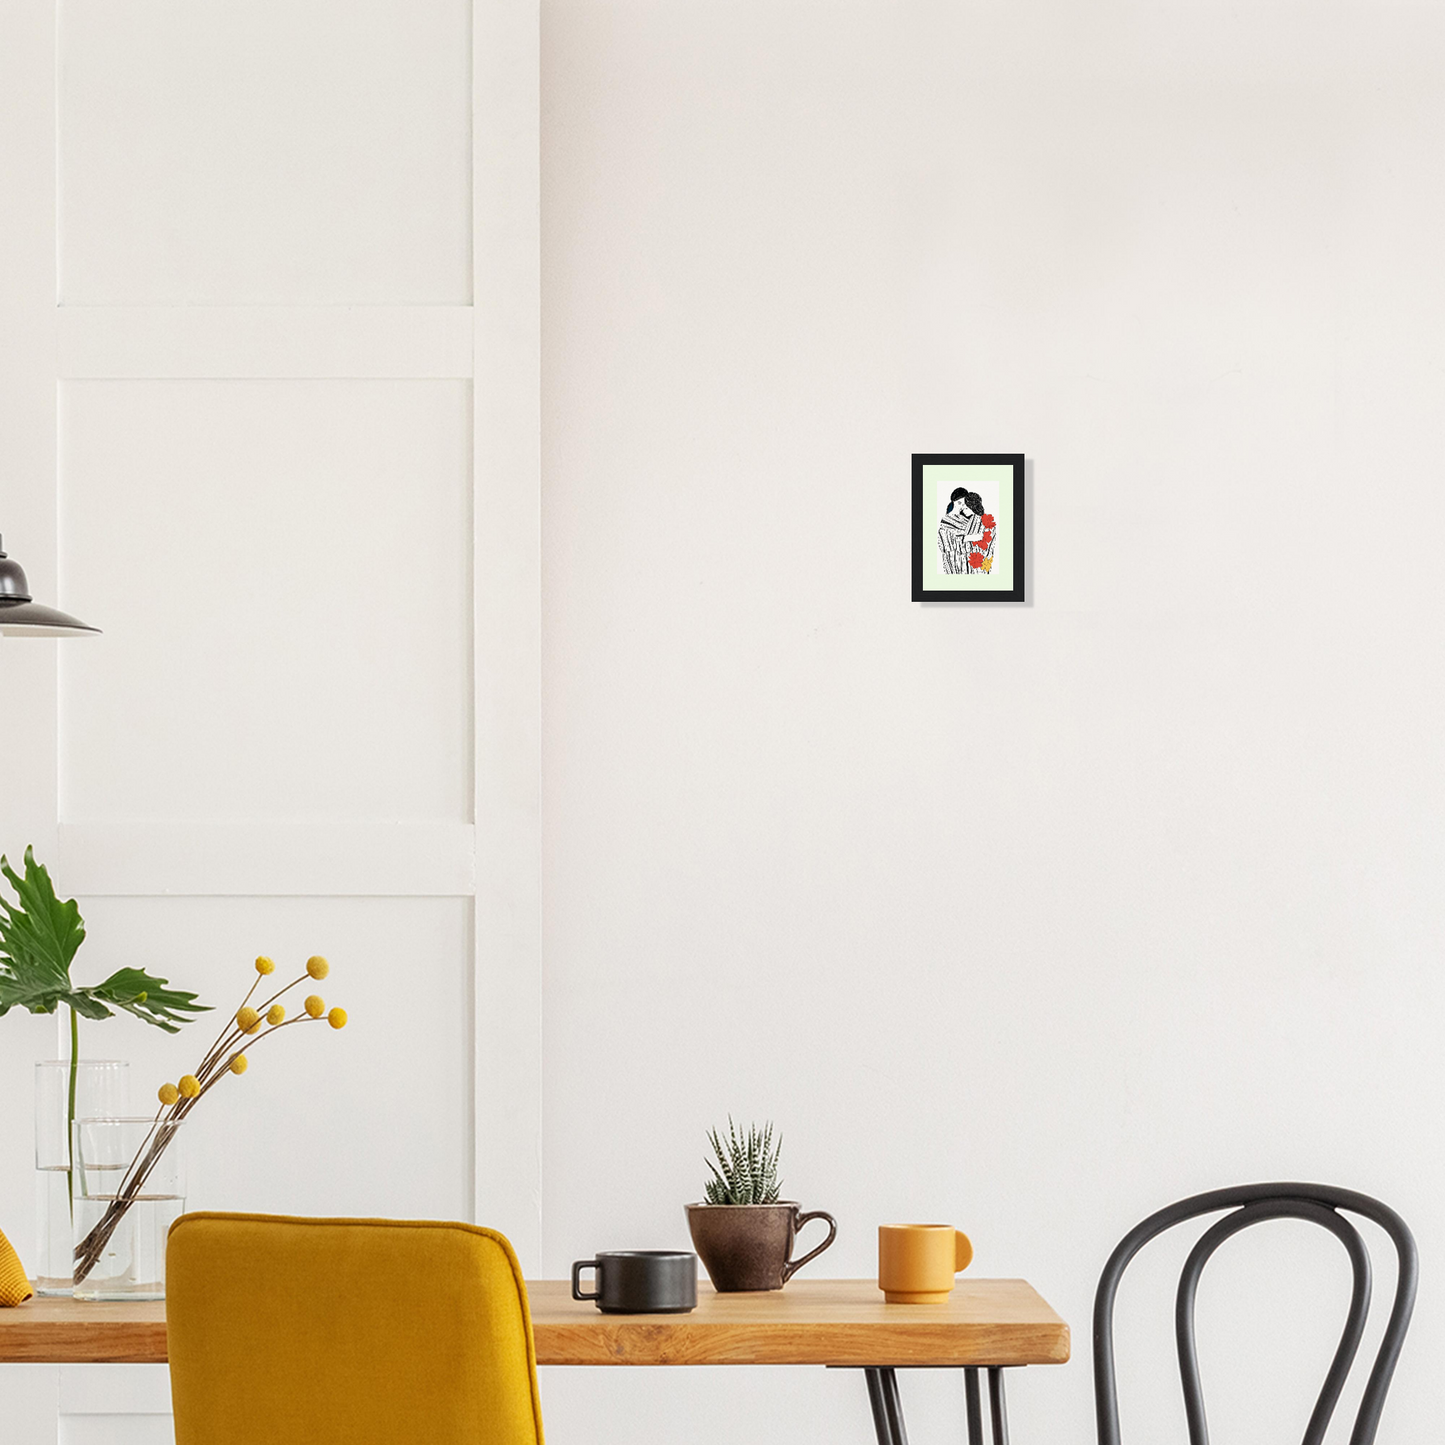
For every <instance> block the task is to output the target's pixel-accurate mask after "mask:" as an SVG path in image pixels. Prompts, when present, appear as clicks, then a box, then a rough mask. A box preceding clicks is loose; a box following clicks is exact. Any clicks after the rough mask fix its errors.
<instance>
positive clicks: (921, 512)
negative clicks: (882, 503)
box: [912, 452, 1026, 602]
mask: <svg viewBox="0 0 1445 1445" xmlns="http://www.w3.org/2000/svg"><path fill="white" fill-rule="evenodd" d="M972 466H979V467H993V468H997V467H1008V468H1010V469H1011V471H1012V474H1013V476H1012V483H1011V484H1010V483H1007V482H1005V483H1003V485H1004V486H1010V485H1011V501H1012V506H1011V508H1010V518H1009V525H1008V527H1007V533H1006V534H1005V529H1004V528H1002V527H1000V528H999V537H998V542H999V545H1000V547H1001V548H1005V549H1007V555H1008V556H1009V557H1011V559H1012V562H1013V568H1012V576H1011V581H1012V585H1011V586H1009V587H994V588H989V587H987V586H982V587H980V586H968V587H966V588H965V587H963V586H960V587H958V588H957V589H954V588H949V587H938V586H933V587H929V586H926V585H925V575H924V557H925V552H924V548H925V547H926V546H928V545H930V543H929V542H928V540H927V539H926V537H925V528H926V526H927V523H928V522H929V521H931V519H932V517H933V516H936V515H937V509H936V507H934V506H932V505H931V504H930V499H929V498H928V497H926V496H925V490H926V489H925V486H924V469H925V468H926V467H972ZM912 522H913V531H912V551H913V600H914V601H915V602H1023V601H1025V600H1026V598H1025V594H1024V582H1025V578H1024V457H1023V453H1022V452H914V453H913V517H912ZM989 570H990V573H991V571H992V567H991V565H990V569H989Z"/></svg>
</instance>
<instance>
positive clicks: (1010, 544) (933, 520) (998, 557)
mask: <svg viewBox="0 0 1445 1445" xmlns="http://www.w3.org/2000/svg"><path fill="white" fill-rule="evenodd" d="M980 483H982V484H983V485H981V486H980ZM955 487H967V488H968V489H969V491H971V492H977V493H978V494H979V495H980V496H981V497H982V498H983V500H984V510H985V511H988V512H992V513H993V515H994V520H995V521H996V522H997V523H998V536H997V538H996V539H995V541H994V544H993V571H992V572H977V573H975V574H974V575H973V576H969V574H968V573H966V572H965V573H964V574H963V575H962V576H956V575H951V574H949V573H947V572H945V571H943V569H942V568H941V567H940V566H939V564H938V519H939V517H940V516H942V515H943V509H944V508H945V507H946V506H947V505H948V494H949V492H951V491H952V490H953V489H954V488H955ZM940 494H941V496H942V500H939V498H940ZM1013 585H1014V469H1013V468H1012V467H1011V466H960V465H958V464H954V465H951V466H932V467H928V466H926V467H924V469H923V587H924V590H925V591H926V592H1011V591H1012V590H1013Z"/></svg>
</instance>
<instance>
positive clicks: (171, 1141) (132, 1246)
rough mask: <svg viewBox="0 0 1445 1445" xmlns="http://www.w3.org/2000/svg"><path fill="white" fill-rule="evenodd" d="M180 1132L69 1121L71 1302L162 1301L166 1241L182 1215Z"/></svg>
mask: <svg viewBox="0 0 1445 1445" xmlns="http://www.w3.org/2000/svg"><path fill="white" fill-rule="evenodd" d="M185 1127H186V1126H185V1124H184V1123H183V1122H172V1121H170V1120H162V1119H160V1118H156V1117H147V1118H130V1119H77V1120H76V1121H75V1131H74V1144H75V1150H74V1153H75V1167H74V1171H73V1172H74V1178H75V1285H74V1289H73V1291H72V1292H73V1294H74V1295H75V1298H76V1299H82V1300H138V1299H164V1298H165V1296H166V1235H167V1234H168V1233H169V1232H170V1227H171V1225H172V1224H173V1223H175V1221H176V1220H177V1219H178V1218H179V1217H180V1215H181V1214H182V1213H183V1212H184V1211H185V1207H186V1182H185V1159H184V1155H183V1153H182V1149H183V1145H184V1140H183V1139H182V1137H181V1136H182V1135H183V1134H184V1133H185Z"/></svg>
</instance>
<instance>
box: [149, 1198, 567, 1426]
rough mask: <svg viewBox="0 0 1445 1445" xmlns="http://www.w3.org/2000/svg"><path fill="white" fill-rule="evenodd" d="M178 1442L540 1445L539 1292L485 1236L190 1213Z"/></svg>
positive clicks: (173, 1251) (503, 1247) (465, 1230)
mask: <svg viewBox="0 0 1445 1445" xmlns="http://www.w3.org/2000/svg"><path fill="white" fill-rule="evenodd" d="M166 1329H167V1335H168V1339H169V1344H168V1349H169V1354H170V1362H171V1400H172V1405H173V1407H174V1409H175V1418H176V1445H333V1442H334V1445H343V1442H344V1445H383V1442H385V1445H462V1442H466V1445H542V1412H541V1407H540V1404H539V1402H538V1398H537V1369H536V1353H535V1351H534V1349H533V1344H532V1321H531V1316H530V1315H529V1313H528V1311H527V1291H526V1287H525V1286H524V1285H523V1283H522V1273H521V1270H520V1268H519V1267H518V1265H517V1257H516V1255H514V1254H513V1253H512V1247H511V1245H509V1244H508V1243H507V1241H506V1240H505V1239H504V1238H503V1237H502V1236H501V1235H500V1234H497V1233H496V1232H495V1231H493V1230H490V1229H480V1228H478V1227H477V1226H476V1225H471V1224H440V1223H431V1222H428V1221H421V1220H416V1221H393V1220H384V1219H287V1218H278V1217H275V1216H267V1215H256V1214H187V1215H183V1216H182V1217H181V1218H180V1219H178V1220H177V1221H176V1223H175V1224H174V1225H173V1226H172V1228H171V1234H170V1243H169V1247H168V1249H167V1251H166Z"/></svg>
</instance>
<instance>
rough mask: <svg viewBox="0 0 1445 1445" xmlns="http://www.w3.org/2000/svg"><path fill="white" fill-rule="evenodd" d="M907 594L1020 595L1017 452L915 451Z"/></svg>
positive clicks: (977, 598)
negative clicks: (910, 580)
mask: <svg viewBox="0 0 1445 1445" xmlns="http://www.w3.org/2000/svg"><path fill="white" fill-rule="evenodd" d="M913 600H914V601H915V602H1022V601H1023V600H1024V459H1023V456H1022V455H1021V454H1014V453H1004V454H994V453H989V454H974V453H931V452H929V453H918V452H915V453H914V456H913Z"/></svg>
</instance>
